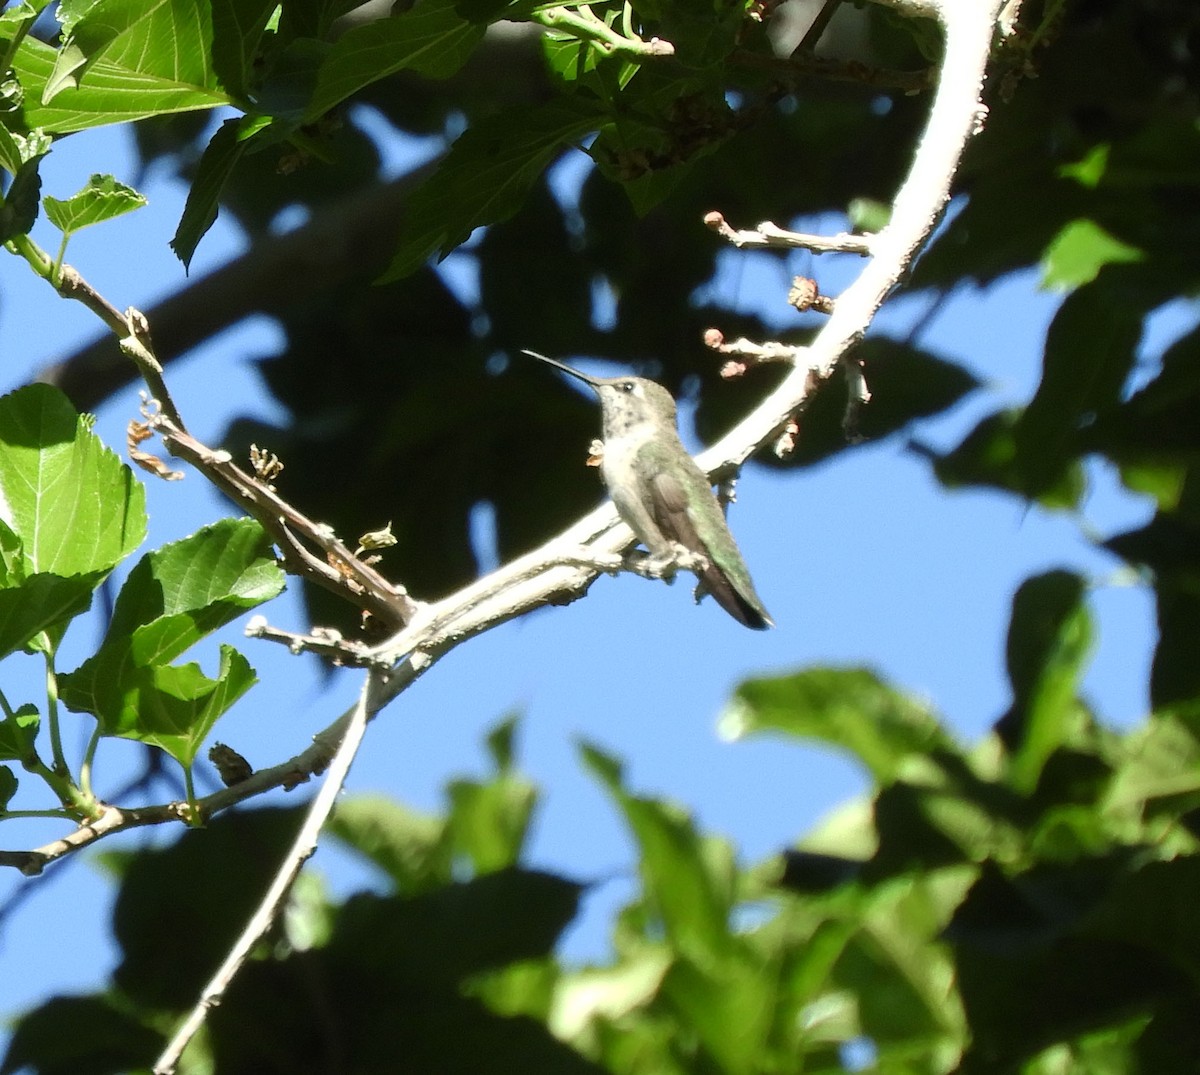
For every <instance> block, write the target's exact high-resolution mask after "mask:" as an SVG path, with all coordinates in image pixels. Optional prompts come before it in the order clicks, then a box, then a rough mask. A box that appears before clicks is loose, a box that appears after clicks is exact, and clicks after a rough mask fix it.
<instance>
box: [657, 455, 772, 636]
mask: <svg viewBox="0 0 1200 1075" xmlns="http://www.w3.org/2000/svg"><path fill="white" fill-rule="evenodd" d="M689 461H690V460H689ZM693 469H694V473H691V472H683V473H682V477H681V476H680V472H679V470H678V468H676V469H675V470H673V471H665V470H660V471H658V472H657V473H655V474H654V475H653V476H652V477H651V479H650V484H651V489H652V495H651V498H650V500H651V503H652V504H653V514H654V520H655V522H657V523H658V526H659V529H660V530H662V532H663V533H664V534H665V535H666V536H667V538H669V539H670V540H671V541H678V542H679V544H681V545H682V546H683V547H684V548H685V549H687V550H689V551H690V552H696V553H700V554H701V555H703V556H704V557H705V559H706V560H707V561H708V567H707V568H705V570H704V571H702V572H700V578H701V579H702V580H703V582H704V586H705V588H706V589H707V590H708V592H709V593H711V594H712V595H713V597H714V598H715V599H716V602H717V604H719V605H720V606H721V607H722V608H723V609H724V610H725V611H726V612H728V613H729V614H730V615H731V616H732V617H733V618H734V619H735V620H737V621H738V622H739V623H743V624H745V625H746V626H747V627H753V628H755V629H756V630H761V629H763V628H765V627H770V626H772V623H771V617H770V616H768V615H767V610H766V609H765V608H764V607H763V603H762V600H761V599H760V598H759V596H758V594H757V593H756V592H755V590H754V583H753V582H752V581H751V580H750V571H749V569H748V568H747V567H746V564H745V562H744V561H743V560H742V557H741V554H740V553H739V552H738V549H737V545H736V543H735V542H734V539H733V535H732V534H731V533H730V532H729V526H728V524H727V523H726V522H725V513H724V512H723V511H722V510H721V505H720V504H718V503H717V498H716V497H715V496H714V495H713V491H712V486H711V485H710V484H709V481H708V478H706V477H705V476H704V473H703V472H702V471H701V470H700V468H699V467H694V468H693ZM685 482H686V483H687V484H688V485H691V486H694V487H693V488H691V489H689V488H688V487H687V486H686V485H685ZM689 494H690V495H689Z"/></svg>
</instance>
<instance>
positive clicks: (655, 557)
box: [624, 549, 679, 582]
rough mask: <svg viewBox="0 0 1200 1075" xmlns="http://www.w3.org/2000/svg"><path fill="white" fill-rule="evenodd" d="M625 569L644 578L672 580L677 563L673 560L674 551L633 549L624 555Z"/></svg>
mask: <svg viewBox="0 0 1200 1075" xmlns="http://www.w3.org/2000/svg"><path fill="white" fill-rule="evenodd" d="M624 566H625V569H626V570H627V571H632V572H633V573H634V574H635V575H641V576H642V578H644V579H655V580H665V581H666V582H673V581H674V579H675V572H676V571H678V570H679V565H678V564H677V563H676V562H675V553H674V551H673V550H672V551H670V552H658V553H648V552H643V551H642V550H641V549H635V550H633V551H632V552H629V553H626V555H625V564H624Z"/></svg>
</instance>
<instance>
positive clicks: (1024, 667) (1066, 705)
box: [1000, 571, 1092, 794]
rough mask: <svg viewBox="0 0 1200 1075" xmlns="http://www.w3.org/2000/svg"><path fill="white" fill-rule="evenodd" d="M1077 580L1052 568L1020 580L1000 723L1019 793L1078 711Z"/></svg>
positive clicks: (1080, 626) (1082, 618)
mask: <svg viewBox="0 0 1200 1075" xmlns="http://www.w3.org/2000/svg"><path fill="white" fill-rule="evenodd" d="M1083 598H1084V587H1083V580H1082V579H1081V578H1079V576H1078V575H1072V574H1070V573H1069V572H1066V571H1052V572H1049V573H1047V574H1045V575H1038V576H1037V577H1035V578H1032V579H1029V580H1027V581H1026V582H1024V583H1022V585H1021V588H1020V589H1019V590H1018V591H1017V594H1016V596H1015V597H1014V598H1013V612H1012V621H1011V623H1010V624H1009V629H1008V646H1007V663H1008V677H1009V680H1010V682H1011V683H1012V690H1013V704H1012V708H1011V709H1010V710H1009V712H1008V714H1007V715H1006V716H1005V717H1004V718H1003V720H1002V721H1001V724H1000V731H1001V735H1002V736H1003V738H1004V740H1005V742H1006V743H1007V744H1008V748H1009V754H1010V757H1011V761H1010V769H1009V772H1010V778H1011V780H1012V783H1013V785H1014V787H1016V788H1017V790H1018V791H1021V792H1023V793H1025V794H1028V793H1030V792H1031V791H1032V790H1033V789H1034V786H1035V785H1036V784H1037V781H1038V777H1039V776H1040V775H1041V772H1042V768H1043V766H1044V765H1045V764H1046V760H1047V759H1048V758H1049V757H1050V755H1051V754H1052V753H1053V752H1054V751H1055V750H1057V749H1058V748H1059V747H1061V746H1063V745H1064V744H1065V743H1066V742H1067V741H1068V739H1069V733H1070V730H1071V729H1072V728H1073V727H1074V725H1075V723H1076V718H1077V716H1078V714H1079V703H1078V701H1077V698H1076V692H1077V690H1078V688H1079V680H1080V678H1081V676H1082V674H1083V665H1084V661H1085V659H1086V657H1087V654H1088V651H1089V649H1090V648H1091V641H1092V628H1091V619H1090V617H1089V616H1088V612H1087V608H1086V606H1085V604H1084V600H1083Z"/></svg>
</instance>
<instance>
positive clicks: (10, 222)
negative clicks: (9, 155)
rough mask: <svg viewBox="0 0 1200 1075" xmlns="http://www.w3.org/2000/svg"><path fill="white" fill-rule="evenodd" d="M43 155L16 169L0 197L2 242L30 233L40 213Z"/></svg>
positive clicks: (0, 232)
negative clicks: (40, 173) (40, 170)
mask: <svg viewBox="0 0 1200 1075" xmlns="http://www.w3.org/2000/svg"><path fill="white" fill-rule="evenodd" d="M41 162H42V157H41V155H38V156H36V157H32V158H30V159H29V160H27V161H25V163H24V164H22V165H21V166H20V167H19V168H18V169H17V171H16V174H15V175H14V176H13V180H12V182H11V183H9V185H8V190H7V191H5V192H4V196H3V198H2V199H0V243H6V242H8V241H9V239H14V238H16V237H17V236H18V235H28V234H29V229H30V228H32V227H33V224H34V221H35V220H37V215H38V205H39V202H38V197H39V195H40V193H41V189H42V177H41V176H40V175H38V166H39V165H40V164H41Z"/></svg>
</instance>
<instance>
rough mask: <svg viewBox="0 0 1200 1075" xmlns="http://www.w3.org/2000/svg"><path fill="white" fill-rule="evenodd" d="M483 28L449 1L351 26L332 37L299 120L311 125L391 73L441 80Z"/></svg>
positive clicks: (424, 0)
mask: <svg viewBox="0 0 1200 1075" xmlns="http://www.w3.org/2000/svg"><path fill="white" fill-rule="evenodd" d="M486 29H487V28H486V26H483V25H476V24H474V23H471V22H468V21H467V20H465V19H463V18H461V17H460V16H459V15H458V12H456V11H455V9H454V0H419V2H418V3H417V4H416V5H415V6H413V7H412V8H410V9H408V10H407V11H404V12H402V13H401V14H399V15H396V16H394V17H392V18H390V19H379V20H377V21H374V22H371V23H368V24H366V25H363V26H356V27H355V28H354V29H352V30H349V31H347V32H346V33H345V34H343V35H342V36H341V37H340V38H338V40H337V43H336V44H335V45H334V46H333V49H332V50H331V51H330V53H329V56H328V57H327V58H326V60H325V62H324V63H323V64H322V65H321V69H320V72H319V73H318V76H317V88H316V90H315V91H314V93H313V96H312V100H311V101H310V102H309V105H308V110H307V112H306V113H305V120H306V121H307V122H311V121H312V120H314V119H316V118H317V117H318V116H322V115H324V114H325V113H326V112H328V111H329V110H330V109H331V108H333V106H334V105H337V104H340V103H341V102H342V101H344V100H346V98H347V97H349V96H351V95H352V94H354V93H356V92H357V91H358V90H360V89H362V88H363V87H364V86H369V85H370V84H371V83H372V82H377V81H378V80H379V79H381V78H386V77H387V76H388V75H391V74H394V73H395V72H397V71H404V70H409V71H416V72H417V73H418V74H422V75H425V76H426V77H427V78H447V77H448V76H450V75H452V74H454V72H455V71H457V70H458V69H459V68H460V67H461V66H462V65H463V63H464V62H465V61H466V59H467V57H468V56H470V54H471V53H472V52H473V51H474V49H475V46H476V45H478V44H479V42H480V41H482V40H483V35H484V32H485V30H486Z"/></svg>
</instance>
